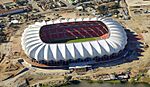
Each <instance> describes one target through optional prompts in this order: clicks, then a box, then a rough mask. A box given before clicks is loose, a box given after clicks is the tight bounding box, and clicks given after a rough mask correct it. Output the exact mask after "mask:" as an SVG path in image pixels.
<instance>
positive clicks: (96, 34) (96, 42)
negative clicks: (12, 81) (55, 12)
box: [21, 18, 127, 66]
mask: <svg viewBox="0 0 150 87" xmlns="http://www.w3.org/2000/svg"><path fill="white" fill-rule="evenodd" d="M21 40H22V42H21V44H22V48H23V50H24V52H25V54H26V55H27V56H28V57H29V58H28V59H29V60H31V62H30V63H32V64H31V65H34V63H38V64H43V65H46V66H68V65H69V64H71V63H86V64H91V63H97V62H105V61H110V60H114V59H115V58H117V56H118V55H121V53H123V52H122V51H123V50H124V49H125V46H126V44H127V36H126V33H125V31H124V28H123V27H122V26H121V24H119V23H118V22H116V21H114V20H113V19H110V18H78V19H68V20H67V19H66V20H55V21H47V22H45V21H43V22H36V23H35V24H33V25H29V26H28V27H27V28H26V29H25V30H24V32H23V34H22V38H21ZM93 61H94V62H93Z"/></svg>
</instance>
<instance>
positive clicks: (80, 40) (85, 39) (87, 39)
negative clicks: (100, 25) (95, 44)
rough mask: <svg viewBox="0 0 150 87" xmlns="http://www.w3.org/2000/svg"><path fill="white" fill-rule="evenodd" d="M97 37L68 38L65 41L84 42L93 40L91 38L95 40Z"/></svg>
mask: <svg viewBox="0 0 150 87" xmlns="http://www.w3.org/2000/svg"><path fill="white" fill-rule="evenodd" d="M97 39H99V37H92V38H81V39H74V40H69V41H67V43H75V42H86V41H93V40H97Z"/></svg>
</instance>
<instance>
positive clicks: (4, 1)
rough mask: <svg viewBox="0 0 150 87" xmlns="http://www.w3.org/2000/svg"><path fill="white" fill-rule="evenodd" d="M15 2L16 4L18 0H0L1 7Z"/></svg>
mask: <svg viewBox="0 0 150 87" xmlns="http://www.w3.org/2000/svg"><path fill="white" fill-rule="evenodd" d="M13 2H16V0H0V5H3V4H7V3H13Z"/></svg>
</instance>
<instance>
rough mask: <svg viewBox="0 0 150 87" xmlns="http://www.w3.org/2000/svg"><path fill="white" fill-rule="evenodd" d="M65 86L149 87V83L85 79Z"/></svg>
mask: <svg viewBox="0 0 150 87" xmlns="http://www.w3.org/2000/svg"><path fill="white" fill-rule="evenodd" d="M65 87H150V84H146V83H135V84H131V83H108V82H104V83H88V82H86V81H81V82H80V83H79V84H71V85H68V86H65Z"/></svg>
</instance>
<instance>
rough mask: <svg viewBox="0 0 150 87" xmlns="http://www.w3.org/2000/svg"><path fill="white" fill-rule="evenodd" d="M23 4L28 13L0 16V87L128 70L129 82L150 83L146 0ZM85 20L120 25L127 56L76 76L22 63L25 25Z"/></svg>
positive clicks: (35, 1) (36, 0)
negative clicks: (103, 19) (104, 19)
mask: <svg viewBox="0 0 150 87" xmlns="http://www.w3.org/2000/svg"><path fill="white" fill-rule="evenodd" d="M2 1H3V0H2ZM23 1H28V2H27V3H28V4H29V5H25V6H27V7H28V8H29V7H30V10H29V11H27V12H26V13H22V14H18V13H17V14H11V15H6V16H3V17H0V87H27V86H33V87H36V86H41V85H42V84H51V86H53V85H56V84H63V83H65V82H66V78H65V77H66V76H72V80H82V79H90V80H103V79H102V78H105V77H102V75H106V78H107V75H111V74H112V73H116V74H120V73H123V72H128V71H130V74H129V75H130V79H129V82H130V80H131V79H134V80H135V81H137V82H146V83H149V84H150V47H149V46H150V39H149V38H150V1H149V0H132V1H131V0H112V1H110V0H93V1H90V0H89V1H86V2H75V3H70V2H69V1H68V0H58V1H57V0H48V1H49V2H47V4H46V2H44V1H45V0H30V1H29V0H23ZM51 1H52V2H53V3H50V2H51ZM76 1H78V0H76ZM79 1H80V0H79ZM81 1H82V0H81ZM83 1H84V0H83ZM109 1H110V2H109ZM63 2H64V3H63ZM12 3H15V2H14V1H13V2H12ZM31 3H32V4H31ZM2 4H3V3H2ZM45 4H46V5H45ZM48 4H50V6H49V5H48ZM74 4H75V5H74ZM0 5H1V4H0ZM117 5H119V6H117ZM19 7H22V6H19ZM23 7H24V6H23ZM1 10H3V9H1ZM1 10H0V11H1ZM87 17H88V18H92V17H108V18H113V19H114V20H116V21H117V22H119V23H120V24H122V25H123V26H124V27H125V31H126V33H127V36H128V44H130V45H129V47H128V48H130V49H129V54H130V55H129V56H127V58H126V59H123V60H121V61H117V62H112V63H110V64H105V63H104V64H102V65H103V66H101V65H100V67H98V68H96V69H92V70H89V71H86V72H79V73H78V72H74V71H73V72H72V71H71V70H63V69H41V68H35V67H32V66H31V65H30V64H28V63H27V62H26V61H25V59H26V58H28V56H26V54H25V53H24V51H23V50H22V47H21V37H22V33H23V31H24V29H25V28H27V27H28V25H30V24H33V23H35V22H38V21H43V20H44V21H48V20H56V19H62V20H63V19H69V18H87ZM14 20H15V21H14ZM139 77H140V78H139Z"/></svg>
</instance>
